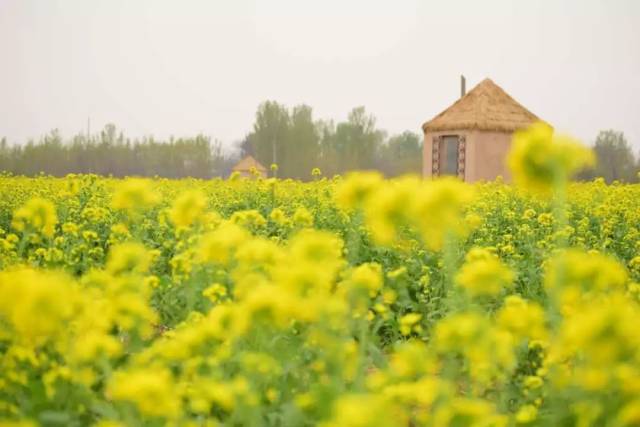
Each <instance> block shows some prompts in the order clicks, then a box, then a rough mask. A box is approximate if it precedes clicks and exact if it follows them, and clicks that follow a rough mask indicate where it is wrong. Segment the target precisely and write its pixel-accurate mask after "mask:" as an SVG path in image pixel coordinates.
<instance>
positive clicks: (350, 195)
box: [335, 172, 382, 209]
mask: <svg viewBox="0 0 640 427" xmlns="http://www.w3.org/2000/svg"><path fill="white" fill-rule="evenodd" d="M381 183H382V175H381V174H380V173H379V172H353V173H350V174H349V175H347V177H346V179H345V180H344V181H343V182H342V183H340V185H339V186H338V187H337V188H336V191H335V198H336V203H337V204H338V206H340V207H342V208H343V209H354V208H356V207H357V206H358V205H360V204H361V203H362V202H364V201H365V199H366V198H367V197H368V196H369V195H370V194H371V193H372V192H373V191H374V190H375V189H376V188H377V187H378V186H379V185H380V184H381Z"/></svg>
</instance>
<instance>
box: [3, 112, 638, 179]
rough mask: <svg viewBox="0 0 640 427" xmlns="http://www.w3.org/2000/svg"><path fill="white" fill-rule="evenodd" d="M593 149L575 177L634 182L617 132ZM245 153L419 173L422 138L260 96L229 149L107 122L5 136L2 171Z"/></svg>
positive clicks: (191, 173) (192, 170)
mask: <svg viewBox="0 0 640 427" xmlns="http://www.w3.org/2000/svg"><path fill="white" fill-rule="evenodd" d="M593 148H594V151H595V153H596V157H597V166H596V167H595V168H593V169H590V170H585V171H583V172H582V173H581V174H580V175H579V179H583V180H591V179H593V178H595V177H603V178H604V179H605V180H606V181H607V182H612V181H616V180H617V181H622V182H638V180H639V179H640V177H639V175H638V174H639V173H640V158H638V159H637V158H636V157H635V156H634V153H633V151H632V148H631V146H630V144H629V143H628V141H627V140H626V138H625V136H624V134H623V133H622V132H617V131H614V130H606V131H601V132H600V133H599V134H598V136H597V138H596V140H595V143H594V145H593ZM249 154H250V155H252V156H254V157H255V158H256V159H257V160H258V161H259V162H260V163H262V164H263V165H264V166H265V167H267V168H269V166H270V165H271V164H273V163H275V164H277V165H278V171H277V174H278V176H279V177H281V178H295V179H301V180H309V179H311V171H312V169H314V168H319V169H320V170H321V171H322V173H323V175H324V176H333V175H336V174H344V173H345V172H348V171H350V170H363V169H375V170H379V171H381V172H382V173H383V174H384V175H386V176H389V177H392V176H398V175H403V174H408V173H414V174H420V172H421V168H422V138H421V136H420V135H418V134H416V133H414V132H410V131H406V132H403V133H400V134H397V135H391V136H389V135H388V134H387V132H385V131H384V130H382V129H380V128H379V127H378V126H377V123H376V118H375V117H374V116H373V115H372V114H370V113H368V112H367V111H366V110H365V108H364V107H356V108H354V109H352V110H351V112H350V113H349V114H348V116H347V119H346V120H343V121H339V122H335V121H333V120H317V119H315V118H314V116H313V110H312V108H311V107H310V106H308V105H304V104H301V105H296V106H294V107H292V108H287V107H286V106H285V105H282V104H280V103H278V102H275V101H266V102H263V103H262V104H260V105H259V106H258V109H257V111H256V115H255V120H254V123H253V126H252V128H251V131H250V132H249V133H248V134H247V135H246V136H245V137H244V138H243V139H241V140H239V141H237V142H236V143H234V144H232V146H231V149H230V150H229V149H228V150H224V149H223V146H222V143H221V142H220V141H218V140H212V139H211V137H209V136H205V135H196V136H195V137H188V138H177V139H176V138H169V139H168V140H159V139H155V138H153V137H151V136H148V137H143V138H141V139H133V140H132V139H130V138H128V137H126V136H125V135H124V134H123V133H122V132H121V131H118V130H117V128H116V127H115V126H114V125H113V124H108V125H106V126H105V128H104V129H103V130H101V131H100V132H98V133H95V134H91V135H89V134H82V133H80V134H77V135H75V136H73V137H71V138H68V139H64V138H63V137H62V136H61V134H60V133H59V132H58V131H57V130H53V131H51V132H49V133H48V134H47V135H44V136H43V137H41V138H39V139H38V140H37V141H33V140H31V141H28V142H27V143H26V144H23V145H11V144H9V143H8V142H7V140H6V139H5V138H3V139H1V140H0V171H5V172H9V173H12V174H16V175H27V176H32V175H37V174H40V173H44V174H48V175H54V176H64V175H67V174H69V173H95V174H100V175H113V176H117V177H122V176H162V177H167V178H183V177H195V178H211V177H215V176H222V177H226V176H228V175H229V174H230V172H231V169H232V167H233V165H234V164H235V163H236V162H237V161H238V160H239V159H240V158H241V157H243V156H245V155H249Z"/></svg>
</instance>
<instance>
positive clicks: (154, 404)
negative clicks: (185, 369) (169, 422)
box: [107, 367, 181, 419]
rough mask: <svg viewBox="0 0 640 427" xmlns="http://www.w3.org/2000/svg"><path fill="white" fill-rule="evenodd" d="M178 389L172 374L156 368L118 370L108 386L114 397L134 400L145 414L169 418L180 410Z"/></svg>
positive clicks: (110, 395) (109, 393)
mask: <svg viewBox="0 0 640 427" xmlns="http://www.w3.org/2000/svg"><path fill="white" fill-rule="evenodd" d="M177 392H178V390H177V388H176V386H175V384H174V382H173V378H172V376H171V373H170V372H169V371H168V370H166V369H163V368H153V367H149V368H137V369H132V370H129V371H118V372H116V373H115V375H114V376H113V378H112V379H111V381H110V382H109V385H108V387H107V394H108V396H109V397H110V398H111V399H114V400H124V401H129V402H132V403H134V404H135V405H136V407H137V408H138V410H139V411H140V413H141V414H143V415H147V416H151V417H165V418H170V419H172V418H176V417H177V416H178V415H179V413H180V401H181V399H180V396H179V394H178V393H177Z"/></svg>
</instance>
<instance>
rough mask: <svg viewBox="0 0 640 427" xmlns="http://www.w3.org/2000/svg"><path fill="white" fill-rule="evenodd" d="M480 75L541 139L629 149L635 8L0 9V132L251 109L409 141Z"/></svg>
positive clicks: (638, 127)
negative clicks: (342, 123)
mask: <svg viewBox="0 0 640 427" xmlns="http://www.w3.org/2000/svg"><path fill="white" fill-rule="evenodd" d="M461 73H463V74H464V75H465V76H467V81H468V83H467V87H468V88H471V87H473V86H474V85H475V84H476V83H478V82H480V81H481V80H482V79H483V78H485V77H490V78H492V79H493V80H494V81H495V82H496V83H497V84H498V85H500V86H502V87H503V88H504V89H505V90H506V91H507V92H508V93H510V94H511V95H512V96H513V97H514V98H515V99H517V100H518V101H519V102H521V103H522V104H523V105H524V106H526V107H527V108H528V109H530V110H531V111H532V112H534V113H535V114H537V115H538V116H540V117H541V118H543V119H545V120H547V121H548V122H550V123H552V124H553V125H554V126H555V127H556V128H557V129H559V130H561V131H565V132H569V133H571V134H573V135H575V136H578V137H580V138H582V139H583V140H585V141H586V142H591V141H592V140H593V139H594V138H595V136H596V134H597V132H598V130H600V129H608V128H613V129H616V130H620V131H623V132H624V133H625V134H626V135H627V138H628V139H629V141H630V142H631V143H632V144H634V146H635V149H636V151H637V150H640V1H638V0H606V1H605V0H574V1H569V0H566V1H563V0H527V1H516V0H482V1H478V0H468V1H462V0H454V1H451V0H448V1H426V0H385V1H382V0H313V1H311V0H227V1H222V0H180V1H178V0H0V137H1V136H7V137H8V139H9V141H11V142H23V141H25V140H26V139H28V138H30V137H37V136H40V135H42V134H44V133H45V132H47V131H48V130H50V129H53V128H58V129H60V131H61V132H62V133H63V135H65V136H71V135H73V134H75V133H77V132H79V131H84V130H85V128H86V123H87V117H91V123H92V128H93V130H97V129H99V128H101V127H102V126H104V124H106V123H109V122H112V123H115V124H116V125H117V126H118V127H119V128H122V129H123V130H124V131H125V133H126V134H127V135H129V136H132V137H135V136H141V135H147V134H153V135H155V136H157V137H167V136H169V135H175V136H188V135H194V134H196V133H205V134H207V135H211V136H212V137H214V138H218V139H220V140H222V141H223V142H225V143H231V142H233V141H234V140H238V139H240V138H242V137H243V135H245V134H246V133H247V132H248V131H249V130H250V129H251V125H252V123H253V118H254V114H255V110H256V107H257V105H258V104H259V103H260V102H261V101H264V100H266V99H273V100H277V101H279V102H282V103H285V104H287V105H289V106H292V105H295V104H299V103H306V104H309V105H310V106H312V107H313V108H314V112H315V116H316V118H335V119H338V120H341V119H344V118H346V115H347V113H348V111H349V110H350V109H351V108H352V107H354V106H357V105H364V106H366V108H367V110H368V111H370V112H371V113H373V114H374V115H375V116H376V117H377V119H378V124H379V126H380V127H381V128H383V129H386V130H387V131H389V132H391V133H396V132H401V131H404V130H412V131H415V132H420V125H421V124H422V123H423V122H424V121H426V120H428V119H430V118H431V117H433V116H434V115H435V114H437V113H439V112H440V111H441V110H443V109H444V108H446V107H447V106H449V105H450V104H451V103H452V102H453V101H454V100H455V99H456V98H457V97H458V95H459V75H460V74H461Z"/></svg>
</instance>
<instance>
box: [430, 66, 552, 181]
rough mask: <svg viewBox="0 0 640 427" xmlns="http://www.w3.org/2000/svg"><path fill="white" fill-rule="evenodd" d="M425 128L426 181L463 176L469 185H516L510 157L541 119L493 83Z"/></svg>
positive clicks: (486, 83) (483, 84)
mask: <svg viewBox="0 0 640 427" xmlns="http://www.w3.org/2000/svg"><path fill="white" fill-rule="evenodd" d="M464 92H465V91H464V78H463V80H462V93H461V95H462V96H461V98H460V99H459V100H458V101H456V102H455V103H454V104H453V105H452V106H450V107H449V108H447V109H446V110H444V111H443V112H442V113H440V114H438V115H437V116H435V117H434V118H433V119H432V120H430V121H428V122H426V123H425V124H424V125H422V130H423V131H424V152H423V166H422V167H423V176H425V177H431V176H439V175H454V176H455V175H457V176H458V177H460V178H461V179H463V180H464V181H467V182H474V181H479V180H493V179H495V178H496V177H498V176H502V177H504V179H505V180H507V181H509V180H510V178H511V177H510V174H509V171H508V169H507V166H506V156H507V153H508V152H509V149H510V146H511V137H512V134H513V132H514V131H516V130H518V129H522V128H525V127H527V126H529V125H530V124H531V123H533V122H536V121H539V120H540V119H539V118H538V117H537V116H536V115H535V114H533V113H531V112H530V111H529V110H527V109H526V108H525V107H523V106H522V105H520V104H519V103H518V102H517V101H516V100H514V99H513V98H512V97H511V96H509V95H508V94H507V93H506V92H505V91H504V90H502V88H501V87H499V86H498V85H496V84H495V83H494V82H493V81H491V80H490V79H484V80H483V81H482V82H480V83H479V84H478V85H477V86H476V87H474V88H473V89H472V90H471V91H469V93H466V94H465V93H464Z"/></svg>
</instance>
